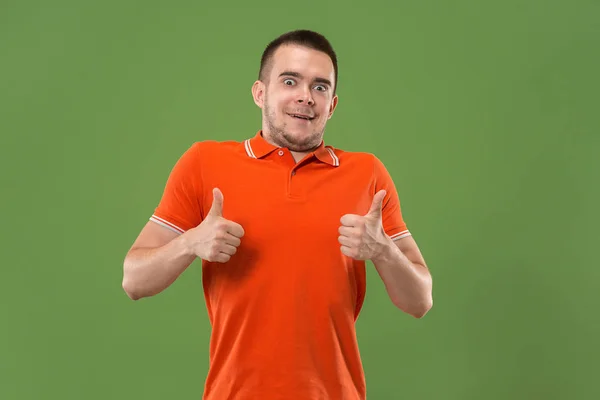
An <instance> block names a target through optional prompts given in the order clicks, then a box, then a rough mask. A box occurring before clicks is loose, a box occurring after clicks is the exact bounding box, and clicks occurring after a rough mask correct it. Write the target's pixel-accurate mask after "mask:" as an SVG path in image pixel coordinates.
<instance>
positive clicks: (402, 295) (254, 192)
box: [123, 30, 432, 400]
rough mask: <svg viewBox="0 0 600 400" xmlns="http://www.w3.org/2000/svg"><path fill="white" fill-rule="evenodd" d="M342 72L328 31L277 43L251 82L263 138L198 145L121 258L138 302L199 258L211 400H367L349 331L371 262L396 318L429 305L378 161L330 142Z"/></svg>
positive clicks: (415, 253) (418, 263)
mask: <svg viewBox="0 0 600 400" xmlns="http://www.w3.org/2000/svg"><path fill="white" fill-rule="evenodd" d="M337 77H338V66H337V58H336V54H335V52H334V51H333V49H332V47H331V45H330V43H329V42H328V41H327V39H325V37H323V36H322V35H320V34H318V33H316V32H312V31H307V30H300V31H294V32H289V33H287V34H284V35H282V36H281V37H279V38H277V39H276V40H274V41H273V42H272V43H270V44H269V46H267V48H266V49H265V52H264V54H263V57H262V60H261V67H260V72H259V79H258V80H257V81H256V82H255V83H254V85H253V86H252V95H253V98H254V102H255V103H256V104H257V105H258V107H260V108H261V109H262V118H263V122H262V129H261V130H260V131H258V132H257V133H256V134H254V136H253V137H251V138H249V139H248V140H245V141H243V142H235V141H225V142H216V141H203V142H197V143H194V144H193V145H192V146H191V147H190V148H189V149H188V150H187V151H186V152H185V154H183V156H182V157H181V158H180V159H179V160H178V162H177V163H176V165H175V166H174V168H173V170H172V171H171V174H170V176H169V179H168V181H167V183H166V187H165V190H164V194H163V196H162V199H161V201H160V203H159V204H158V207H157V208H156V210H155V212H154V214H153V215H152V216H151V217H150V221H148V223H147V225H146V226H145V227H144V228H143V230H142V231H141V233H140V234H139V237H138V238H137V239H136V241H135V242H134V244H133V246H132V248H131V249H130V251H129V252H128V254H127V256H126V259H125V262H124V277H123V288H124V290H125V291H126V292H127V294H128V295H129V296H130V297H131V298H132V299H134V300H135V299H140V298H143V297H148V296H153V295H156V294H158V293H160V292H161V291H163V290H164V289H166V288H167V287H169V286H170V285H171V284H172V283H173V282H174V281H175V280H176V279H177V277H178V276H179V275H180V274H181V273H182V272H183V271H184V270H185V269H186V268H187V267H188V266H189V265H190V264H191V263H192V262H193V261H194V260H195V259H196V258H200V259H201V260H202V273H203V287H204V295H205V300H206V306H207V310H208V316H209V319H210V322H211V325H212V335H211V342H210V366H209V372H208V376H207V378H206V384H205V390H204V398H205V399H209V400H212V399H219V400H225V399H236V400H246V399H261V400H271V399H331V400H339V399H345V400H346V399H347V400H350V399H365V398H366V386H365V379H364V374H363V369H362V365H361V360H360V354H359V351H358V346H357V341H356V335H355V326H354V323H355V321H356V318H357V317H358V314H359V312H360V309H361V307H362V304H363V299H364V296H365V287H366V282H365V276H366V273H365V262H366V260H370V261H372V262H373V264H374V266H375V268H376V269H377V272H378V273H379V276H381V279H382V280H383V283H384V286H385V288H386V291H387V293H388V294H389V297H390V299H391V301H392V302H393V304H394V305H395V306H396V307H398V308H399V309H400V310H402V311H404V312H406V313H408V314H410V315H412V316H414V317H417V318H420V317H422V316H423V315H425V314H426V312H427V311H428V310H429V309H430V307H431V306H432V294H431V292H432V281H431V276H430V274H429V272H428V269H427V266H426V264H425V261H424V260H423V257H422V256H421V253H420V251H419V248H418V247H417V245H416V243H415V241H414V239H413V238H412V236H411V234H410V232H409V231H408V229H407V227H406V224H405V223H404V221H403V218H402V214H401V210H400V202H399V197H398V194H397V193H396V188H395V186H394V183H393V181H392V179H391V178H390V176H389V174H388V173H387V171H386V169H385V167H384V166H383V164H382V163H381V162H380V161H379V160H378V159H377V158H376V157H375V156H373V155H371V154H367V153H350V152H345V151H342V150H339V149H335V148H333V147H330V146H325V145H324V141H323V133H324V130H325V125H326V122H327V120H329V119H330V118H331V116H332V115H333V112H334V110H335V108H336V106H337V103H338V96H337V95H336V88H337Z"/></svg>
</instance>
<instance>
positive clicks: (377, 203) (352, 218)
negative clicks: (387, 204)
mask: <svg viewBox="0 0 600 400" xmlns="http://www.w3.org/2000/svg"><path fill="white" fill-rule="evenodd" d="M385 194H386V191H385V190H380V191H379V192H377V193H376V194H375V196H374V197H373V202H372V203H371V208H370V209H369V212H368V213H367V214H366V215H354V214H346V215H344V216H343V217H342V218H341V219H340V222H341V226H340V228H339V230H338V231H339V234H340V235H339V237H338V241H339V243H340V245H341V247H340V249H341V251H342V253H343V254H344V255H346V256H348V257H351V258H353V259H355V260H371V259H373V258H374V257H375V256H377V255H378V254H380V253H381V251H382V250H383V248H384V247H385V244H386V240H385V239H386V234H385V231H384V230H383V223H382V221H381V209H382V207H383V199H384V197H385Z"/></svg>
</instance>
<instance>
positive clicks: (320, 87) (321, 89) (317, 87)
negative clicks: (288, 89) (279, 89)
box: [283, 78, 327, 92]
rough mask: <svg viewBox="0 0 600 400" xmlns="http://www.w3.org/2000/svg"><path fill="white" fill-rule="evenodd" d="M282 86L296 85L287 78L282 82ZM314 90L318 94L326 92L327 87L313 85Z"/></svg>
mask: <svg viewBox="0 0 600 400" xmlns="http://www.w3.org/2000/svg"><path fill="white" fill-rule="evenodd" d="M283 84H284V85H286V86H294V85H295V84H296V81H295V80H293V79H290V78H287V79H284V80H283ZM314 88H315V90H317V91H319V92H325V91H327V86H325V85H320V84H317V85H315V87H314Z"/></svg>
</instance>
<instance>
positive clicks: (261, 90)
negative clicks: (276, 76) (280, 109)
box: [252, 81, 266, 108]
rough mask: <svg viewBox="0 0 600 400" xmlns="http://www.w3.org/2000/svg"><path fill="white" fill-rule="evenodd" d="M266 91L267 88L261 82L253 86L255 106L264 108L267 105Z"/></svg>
mask: <svg viewBox="0 0 600 400" xmlns="http://www.w3.org/2000/svg"><path fill="white" fill-rule="evenodd" d="M265 90H266V86H265V84H264V83H263V82H261V81H256V82H254V84H253V85H252V98H253V99H254V104H256V105H257V106H259V107H260V108H263V106H264V104H265Z"/></svg>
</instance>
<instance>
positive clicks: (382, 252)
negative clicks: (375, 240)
mask: <svg viewBox="0 0 600 400" xmlns="http://www.w3.org/2000/svg"><path fill="white" fill-rule="evenodd" d="M384 235H385V237H384V239H382V242H381V246H380V248H379V251H378V252H377V253H376V254H375V255H374V256H373V257H372V258H371V261H372V262H373V263H375V264H382V263H386V262H389V261H390V260H392V259H393V258H394V252H395V251H397V250H398V248H397V247H396V244H395V243H394V241H393V240H392V239H391V238H390V237H389V236H388V235H386V234H384Z"/></svg>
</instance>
